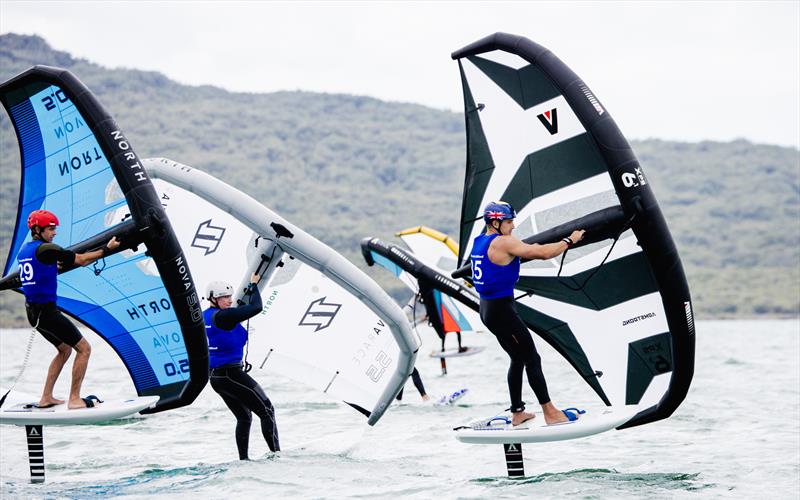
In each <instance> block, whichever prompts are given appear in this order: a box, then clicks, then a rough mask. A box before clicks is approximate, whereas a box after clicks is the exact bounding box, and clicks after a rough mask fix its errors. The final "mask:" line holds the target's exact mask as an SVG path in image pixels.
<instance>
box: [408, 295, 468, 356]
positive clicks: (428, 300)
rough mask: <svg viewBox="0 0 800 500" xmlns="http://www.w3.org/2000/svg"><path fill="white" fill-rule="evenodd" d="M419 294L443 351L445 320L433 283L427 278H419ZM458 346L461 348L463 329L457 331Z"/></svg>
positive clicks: (445, 333)
mask: <svg viewBox="0 0 800 500" xmlns="http://www.w3.org/2000/svg"><path fill="white" fill-rule="evenodd" d="M418 283H419V295H420V299H421V302H422V304H423V305H424V306H425V313H426V314H427V315H428V323H429V324H430V325H431V327H433V329H434V330H435V331H436V334H437V335H438V336H439V338H440V339H441V341H442V351H444V339H445V335H447V332H446V331H445V330H444V322H443V321H442V315H441V312H440V311H439V310H438V309H437V307H436V297H435V296H434V288H433V285H431V284H430V283H428V281H427V280H425V279H420V280H418ZM456 335H457V336H458V348H459V349H461V331H457V332H456Z"/></svg>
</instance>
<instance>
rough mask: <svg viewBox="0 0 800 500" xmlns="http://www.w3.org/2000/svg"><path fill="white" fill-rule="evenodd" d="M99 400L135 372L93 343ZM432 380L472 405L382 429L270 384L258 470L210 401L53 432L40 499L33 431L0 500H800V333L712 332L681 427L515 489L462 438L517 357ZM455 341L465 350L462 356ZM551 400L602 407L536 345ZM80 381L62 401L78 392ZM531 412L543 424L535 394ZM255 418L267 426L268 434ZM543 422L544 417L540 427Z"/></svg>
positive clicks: (624, 435)
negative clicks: (33, 468) (273, 418)
mask: <svg viewBox="0 0 800 500" xmlns="http://www.w3.org/2000/svg"><path fill="white" fill-rule="evenodd" d="M29 332H30V330H3V331H0V386H2V387H8V386H9V385H10V384H11V383H13V381H14V379H15V378H16V377H17V375H18V373H19V371H20V369H21V367H22V363H23V358H24V354H25V348H26V345H27V340H28V338H29ZM87 338H88V339H89V340H90V341H91V343H92V345H93V353H92V359H91V363H90V366H89V371H88V374H87V376H86V380H85V382H84V394H90V393H93V394H97V395H98V396H100V397H101V398H102V397H104V396H105V397H116V396H123V395H132V394H134V390H133V387H132V385H131V384H130V382H129V380H128V378H127V375H126V372H125V369H124V367H123V366H122V364H121V362H120V361H119V359H118V358H117V357H116V356H115V354H114V353H113V351H111V349H110V348H109V347H108V346H107V345H105V344H104V342H103V341H102V340H100V339H99V338H97V337H96V336H94V335H93V334H91V333H89V334H87ZM423 339H424V340H425V342H426V343H425V345H424V346H423V348H422V349H420V352H419V356H418V361H417V367H418V369H419V370H420V373H421V374H422V378H423V381H424V383H425V386H426V389H427V390H428V393H429V394H430V395H431V397H432V398H431V399H433V400H435V399H437V398H438V397H439V396H441V395H444V394H447V393H448V392H453V391H455V390H458V389H461V388H464V387H466V388H468V389H469V391H468V393H467V395H466V396H465V397H463V398H461V399H460V400H459V401H458V402H457V403H456V405H455V406H436V405H433V404H431V403H423V402H422V400H421V399H420V397H419V395H418V393H417V392H416V390H415V389H414V386H413V385H412V384H411V383H410V382H409V383H408V384H407V386H406V390H405V394H404V399H403V401H402V402H401V403H400V404H395V405H393V406H392V407H391V408H390V409H389V410H388V411H387V412H386V414H385V415H384V417H383V418H382V419H381V420H380V421H379V422H378V424H377V425H376V426H374V427H369V426H368V425H367V424H366V419H365V418H364V417H363V416H361V415H360V414H358V413H357V412H355V411H354V410H352V409H351V408H350V407H348V406H346V405H343V404H341V403H338V402H337V401H334V400H332V399H329V398H328V397H327V396H326V395H324V394H321V393H318V392H316V391H314V390H311V389H308V388H306V387H305V386H303V385H302V384H300V383H298V382H295V381H292V380H290V379H288V378H284V377H281V376H278V375H274V376H271V378H270V379H260V380H259V382H260V383H261V384H262V385H263V387H264V388H265V390H266V392H267V394H268V395H269V397H270V399H271V400H272V402H273V404H274V405H275V407H276V414H277V421H278V426H279V430H280V440H281V445H282V448H283V451H281V452H280V453H279V454H272V453H269V451H268V449H267V447H266V444H265V443H264V441H263V439H262V438H261V436H260V432H259V428H258V424H257V418H256V420H255V421H254V423H253V429H252V433H251V441H250V455H251V458H252V459H253V460H252V461H249V462H240V461H239V460H237V452H236V446H235V443H234V437H233V434H234V425H235V420H234V418H233V416H232V414H231V413H230V412H229V411H228V409H227V408H226V407H225V405H224V404H223V402H222V400H221V399H220V397H219V396H218V395H217V394H216V393H214V392H213V391H212V390H211V388H210V387H206V389H205V390H204V391H203V393H202V394H201V395H200V396H199V397H198V399H197V400H196V401H195V403H194V404H192V405H191V406H190V407H187V408H181V409H177V410H172V411H168V412H164V413H159V414H155V415H149V416H145V417H142V416H135V417H132V418H127V419H122V420H116V421H112V422H108V423H105V424H98V425H88V426H69V427H45V429H44V438H45V446H46V447H45V461H46V483H45V484H37V485H34V484H30V481H29V470H28V461H27V448H26V441H25V436H24V431H23V428H20V427H14V426H0V496H2V497H3V498H29V497H52V498H57V497H60V498H63V497H68V498H83V497H97V496H112V495H113V496H117V495H119V496H130V497H135V498H141V497H152V496H159V495H172V496H177V497H179V498H180V497H190V496H192V497H195V498H231V497H234V496H239V497H241V498H248V497H254V496H256V495H258V496H259V497H261V496H263V497H273V498H274V497H277V498H287V497H297V498H390V497H406V498H438V499H443V498H520V497H534V496H535V497H536V498H571V499H577V498H648V499H649V498H798V496H799V495H800V373H799V370H800V369H799V368H798V360H799V359H800V322H799V321H797V320H787V321H705V322H698V324H697V359H696V366H695V375H694V381H693V383H692V387H691V390H690V391H689V395H688V397H687V398H686V400H685V401H684V402H683V404H682V405H681V406H680V408H678V409H677V411H676V412H675V413H674V414H673V415H672V417H670V418H669V419H667V420H663V421H660V422H656V423H653V424H649V425H644V426H640V427H636V428H632V429H627V430H624V431H616V430H612V431H609V432H606V433H603V434H599V435H596V436H592V437H588V438H582V439H576V440H572V441H564V442H557V443H543V444H526V445H523V451H524V456H525V473H526V477H525V478H524V479H509V478H508V477H507V475H506V470H505V461H504V456H503V450H502V447H501V446H500V445H469V444H463V443H460V442H458V441H456V440H455V438H454V436H453V431H452V428H453V427H454V426H457V425H460V424H463V423H466V422H469V421H471V420H473V419H476V418H479V417H486V416H491V415H493V414H495V413H497V412H500V411H502V410H503V409H504V408H505V407H506V406H507V398H508V396H507V391H506V383H505V376H506V369H507V366H508V362H507V357H506V356H505V354H504V353H503V352H502V350H501V349H500V348H499V346H498V345H497V343H496V341H494V338H493V337H492V336H491V335H490V334H474V335H471V336H466V338H465V344H467V345H476V344H477V345H485V346H486V347H487V349H486V350H485V351H483V352H482V353H480V354H477V355H475V356H470V357H464V358H459V359H450V360H448V363H447V367H448V374H447V375H446V376H442V375H441V369H440V366H439V360H438V359H434V358H431V357H429V353H430V351H431V349H433V348H434V347H435V346H436V344H437V341H436V340H435V339H434V337H433V335H431V334H430V332H427V333H423ZM454 341H455V339H448V342H454ZM537 346H538V348H539V350H540V352H541V353H542V357H543V364H544V371H545V375H546V377H547V380H548V385H549V388H550V394H551V396H552V397H553V400H554V402H555V403H556V404H558V405H560V406H562V407H567V406H576V405H581V404H584V403H591V404H596V402H597V399H596V397H595V396H594V395H593V393H592V392H591V391H589V390H588V389H587V388H586V386H585V384H584V383H583V382H582V381H581V380H580V379H579V378H578V376H577V375H576V374H575V373H574V371H573V370H572V368H571V367H569V366H568V365H567V364H566V363H565V362H564V361H563V360H562V359H561V358H560V357H559V355H558V354H556V353H555V352H554V351H553V350H552V349H550V348H549V347H548V346H547V345H546V344H545V343H544V342H543V341H541V340H537ZM54 352H55V351H54V350H53V348H52V347H51V346H50V345H49V344H48V343H47V342H46V341H44V340H43V339H41V338H36V339H35V341H34V344H33V350H32V354H31V357H30V361H29V362H28V366H27V368H26V369H25V371H24V373H23V376H22V378H21V379H20V381H19V383H18V384H17V386H16V388H17V390H20V391H23V392H29V393H34V394H35V393H38V391H39V390H40V387H41V383H42V381H43V380H44V374H45V370H46V367H47V364H48V363H49V361H50V359H51V358H52V356H53V354H54ZM68 382H69V372H68V371H66V372H65V373H63V374H62V376H61V379H60V380H59V384H58V385H57V390H56V394H58V395H66V394H67V392H68ZM524 397H525V399H526V400H527V401H528V402H529V409H536V405H534V404H531V403H532V402H533V401H535V399H534V397H533V394H532V392H531V391H530V389H529V388H527V387H526V389H525V393H524ZM254 418H255V417H254ZM538 418H541V415H539V417H538Z"/></svg>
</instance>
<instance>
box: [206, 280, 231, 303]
mask: <svg viewBox="0 0 800 500" xmlns="http://www.w3.org/2000/svg"><path fill="white" fill-rule="evenodd" d="M231 295H233V287H232V286H231V284H230V283H226V282H225V281H212V282H211V283H209V284H208V286H207V287H206V298H207V299H208V300H211V299H216V298H219V297H230V296H231Z"/></svg>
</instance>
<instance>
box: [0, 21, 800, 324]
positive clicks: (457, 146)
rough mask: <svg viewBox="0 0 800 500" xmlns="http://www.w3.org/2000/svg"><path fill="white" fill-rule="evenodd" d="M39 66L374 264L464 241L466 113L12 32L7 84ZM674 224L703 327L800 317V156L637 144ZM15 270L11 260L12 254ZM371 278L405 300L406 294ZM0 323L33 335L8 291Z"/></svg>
mask: <svg viewBox="0 0 800 500" xmlns="http://www.w3.org/2000/svg"><path fill="white" fill-rule="evenodd" d="M34 64H46V65H53V66H60V67H64V68H67V69H69V70H70V71H72V72H73V73H75V75H77V76H78V77H79V78H80V79H81V80H82V81H83V82H84V83H85V84H86V85H87V86H88V87H89V88H90V89H92V91H93V92H94V93H95V94H96V95H97V96H98V98H99V99H100V101H101V102H102V103H103V104H104V106H105V107H106V108H107V109H108V111H109V112H110V113H111V114H112V115H113V116H114V117H115V119H116V121H117V122H118V123H119V125H120V126H121V127H122V129H123V130H124V131H125V134H126V136H127V137H128V139H129V140H130V141H131V143H132V145H133V146H134V148H135V149H136V151H137V152H138V154H139V155H140V156H141V157H142V158H146V157H154V156H164V157H168V158H171V159H174V160H177V161H180V162H182V163H186V164H189V165H192V166H195V167H197V168H200V169H202V170H205V171H207V172H208V173H210V174H212V175H214V176H217V177H220V178H222V179H224V180H225V181H227V182H229V183H230V184H232V185H234V186H236V187H237V188H239V189H241V190H243V191H245V192H247V193H248V194H250V195H252V196H254V197H255V198H257V199H259V200H260V201H262V202H263V203H264V204H265V205H267V206H269V207H271V208H273V209H275V210H276V211H278V212H280V213H281V214H282V215H283V216H285V217H286V218H287V219H289V220H291V221H292V222H293V223H295V224H297V225H298V226H300V227H302V228H303V229H305V230H306V231H308V232H309V233H311V234H313V235H315V236H316V237H318V238H319V239H321V240H322V241H324V242H325V243H327V244H329V245H330V246H332V247H333V248H335V249H336V250H338V251H339V252H341V253H342V254H344V255H345V256H347V257H348V258H349V259H350V260H351V261H353V262H355V263H356V264H357V265H359V266H360V267H362V268H365V269H366V265H365V264H364V263H363V259H362V258H361V255H360V251H359V241H360V240H361V238H363V237H364V236H378V237H381V238H383V239H391V238H392V234H393V233H394V231H396V230H398V229H402V228H405V227H409V226H416V225H420V224H424V225H428V226H431V227H435V228H437V229H439V230H441V231H444V232H447V233H449V234H451V235H455V229H456V225H457V219H458V215H459V211H460V201H461V200H460V197H461V189H462V185H463V176H464V161H465V160H464V122H463V117H462V116H461V115H460V114H459V113H452V112H447V111H440V110H434V109H430V108H427V107H424V106H419V105H414V104H402V103H387V102H383V101H380V100H377V99H372V98H366V97H360V96H352V95H342V94H318V93H309V92H276V93H269V94H249V93H231V92H227V91H224V90H222V89H219V88H215V87H210V86H200V87H192V86H185V85H180V84H177V83H175V82H173V81H171V80H169V79H168V78H166V77H165V76H163V75H161V74H159V73H154V72H144V71H136V70H125V69H114V70H110V69H106V68H103V67H101V66H98V65H96V64H92V63H90V62H88V61H85V60H81V59H75V58H73V57H71V56H70V55H69V54H66V53H64V52H59V51H55V50H53V49H52V48H51V47H50V46H49V45H48V44H47V43H46V42H45V41H44V40H43V39H41V38H39V37H34V36H21V35H14V34H8V35H2V36H0V80H3V81H4V80H6V79H8V78H10V77H12V76H14V75H16V74H18V73H20V72H21V71H24V70H25V69H27V68H29V67H30V66H32V65H34ZM0 115H2V116H0V179H1V182H0V247H2V248H7V245H8V239H9V237H10V235H11V232H12V231H13V220H14V217H15V214H16V203H17V195H18V189H19V153H18V150H17V143H16V138H15V135H14V132H13V128H12V126H11V123H10V120H9V119H8V117H7V116H6V115H5V113H0ZM633 147H634V150H636V152H637V154H638V156H639V159H640V160H641V163H642V165H643V168H644V171H645V172H646V174H647V176H648V178H649V179H650V181H651V185H652V186H653V189H654V190H655V192H656V196H657V197H658V199H659V202H660V204H661V206H662V209H663V211H664V213H665V215H666V217H667V220H668V222H669V224H670V228H671V230H672V233H673V236H674V237H675V240H676V243H677V245H678V248H679V250H680V253H681V257H682V260H683V263H684V266H685V268H686V272H687V275H688V278H689V284H690V288H691V290H692V295H693V300H694V303H695V311H696V314H697V316H698V317H700V318H710V317H754V316H762V315H768V316H797V315H798V314H800V227H798V221H799V220H800V179H799V178H798V177H799V176H800V153H798V151H797V150H796V149H793V148H783V147H776V146H765V145H755V144H751V143H749V142H746V141H734V142H729V143H718V142H702V143H677V142H666V141H659V140H648V141H635V142H633ZM0 254H2V255H0V259H2V262H3V263H4V262H5V258H6V255H5V251H4V250H0ZM368 273H369V274H370V275H372V276H373V277H375V278H376V279H378V281H379V282H380V283H381V284H382V285H383V286H384V287H385V288H386V289H388V290H389V291H390V293H392V294H393V295H394V296H395V297H397V298H398V299H402V298H403V297H404V296H405V295H406V293H407V292H405V290H404V288H403V287H402V285H401V284H400V283H399V282H398V281H397V280H395V279H394V278H392V277H390V276H389V275H388V274H387V273H384V272H382V271H380V270H372V269H370V270H369V271H368ZM0 324H2V325H3V326H24V325H26V322H25V321H24V320H23V318H22V307H21V300H20V299H19V297H16V296H14V294H10V293H3V294H0Z"/></svg>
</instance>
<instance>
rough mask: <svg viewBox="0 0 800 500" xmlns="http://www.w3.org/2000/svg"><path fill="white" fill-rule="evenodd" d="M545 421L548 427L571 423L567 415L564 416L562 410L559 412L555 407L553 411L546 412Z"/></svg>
mask: <svg viewBox="0 0 800 500" xmlns="http://www.w3.org/2000/svg"><path fill="white" fill-rule="evenodd" d="M544 421H545V422H547V425H550V424H560V423H562V422H569V419H568V418H567V416H566V415H564V412H562V411H561V410H557V409H555V407H553V409H552V410H548V411H545V412H544Z"/></svg>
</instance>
